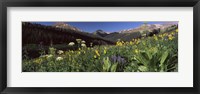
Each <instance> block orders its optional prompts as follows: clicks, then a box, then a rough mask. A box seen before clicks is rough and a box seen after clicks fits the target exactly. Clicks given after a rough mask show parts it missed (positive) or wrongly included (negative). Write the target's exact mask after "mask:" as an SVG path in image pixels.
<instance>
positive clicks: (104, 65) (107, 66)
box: [103, 57, 111, 72]
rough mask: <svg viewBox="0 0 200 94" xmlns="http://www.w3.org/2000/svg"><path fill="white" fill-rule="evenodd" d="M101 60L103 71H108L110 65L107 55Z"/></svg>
mask: <svg viewBox="0 0 200 94" xmlns="http://www.w3.org/2000/svg"><path fill="white" fill-rule="evenodd" d="M103 62H104V64H103V71H104V72H108V71H109V69H110V67H111V62H110V60H109V58H108V57H106V58H103Z"/></svg>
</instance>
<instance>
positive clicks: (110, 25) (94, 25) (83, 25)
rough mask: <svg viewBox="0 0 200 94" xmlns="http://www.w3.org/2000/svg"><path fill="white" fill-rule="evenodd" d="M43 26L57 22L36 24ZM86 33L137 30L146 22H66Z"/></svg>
mask: <svg viewBox="0 0 200 94" xmlns="http://www.w3.org/2000/svg"><path fill="white" fill-rule="evenodd" d="M34 23H39V24H42V25H53V24H55V23H56V22H34ZM64 23H66V24H69V25H71V26H74V27H77V28H79V29H81V30H83V31H85V32H95V31H96V30H98V29H101V30H103V31H105V32H116V31H121V30H124V29H130V28H136V27H138V26H140V25H142V24H143V23H144V22H64ZM164 23H169V22H147V24H164Z"/></svg>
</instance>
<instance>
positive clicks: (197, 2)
mask: <svg viewBox="0 0 200 94" xmlns="http://www.w3.org/2000/svg"><path fill="white" fill-rule="evenodd" d="M68 6H70V7H89V6H90V7H193V14H194V15H193V22H194V26H193V30H194V31H193V32H194V34H193V36H194V37H193V44H194V45H193V47H194V51H193V52H194V53H193V54H194V57H193V76H194V77H193V85H194V87H190V88H187V87H184V88H183V87H168V88H167V87H143V88H140V87H133V88H130V87H129V88H128V87H127V88H126V87H117V88H115V87H84V88H83V87H76V88H72V87H68V88H60V87H51V88H49V87H37V88H32V87H7V7H68ZM0 14H1V16H0V20H1V21H0V29H1V30H0V92H1V93H2V94H28V93H46V94H49V93H50V94H52V93H61V94H62V93H65V94H66V93H68V94H82V93H88V94H93V93H96V94H100V93H103V94H108V93H111V94H112V93H118V94H200V92H199V90H200V87H199V83H200V80H199V78H200V77H199V76H200V75H199V73H200V72H199V71H200V66H199V65H200V64H199V53H200V52H199V47H200V46H199V45H200V43H199V42H200V41H199V40H200V37H199V36H200V33H199V31H200V0H99V1H97V0H1V1H0Z"/></svg>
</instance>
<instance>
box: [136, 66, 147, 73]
mask: <svg viewBox="0 0 200 94" xmlns="http://www.w3.org/2000/svg"><path fill="white" fill-rule="evenodd" d="M138 69H139V70H140V71H142V72H145V71H148V69H147V67H145V66H139V68H138Z"/></svg>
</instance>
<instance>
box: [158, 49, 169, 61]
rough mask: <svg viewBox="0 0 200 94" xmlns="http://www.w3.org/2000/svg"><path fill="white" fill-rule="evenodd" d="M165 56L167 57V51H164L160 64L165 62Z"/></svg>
mask: <svg viewBox="0 0 200 94" xmlns="http://www.w3.org/2000/svg"><path fill="white" fill-rule="evenodd" d="M167 56H168V51H165V52H164V53H163V55H162V57H161V60H160V64H163V63H164V62H165V60H166V59H167Z"/></svg>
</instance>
